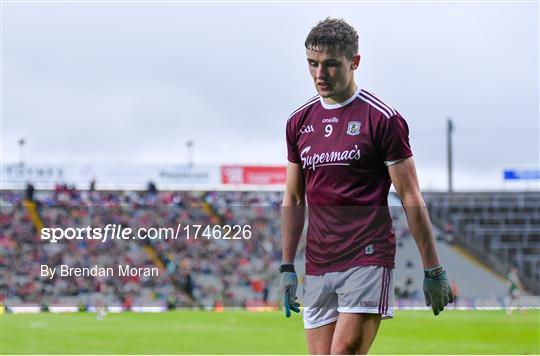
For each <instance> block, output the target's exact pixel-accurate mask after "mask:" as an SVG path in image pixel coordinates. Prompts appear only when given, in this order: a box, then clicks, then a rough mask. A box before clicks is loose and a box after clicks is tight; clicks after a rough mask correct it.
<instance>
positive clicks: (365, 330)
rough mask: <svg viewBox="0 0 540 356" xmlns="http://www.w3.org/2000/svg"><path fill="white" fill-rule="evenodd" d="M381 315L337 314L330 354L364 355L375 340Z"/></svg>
mask: <svg viewBox="0 0 540 356" xmlns="http://www.w3.org/2000/svg"><path fill="white" fill-rule="evenodd" d="M380 323H381V315H379V314H367V313H339V318H338V320H337V323H336V328H335V330H334V336H333V338H332V346H331V348H330V353H331V354H348V355H351V354H357V355H365V354H367V353H368V351H369V348H370V347H371V345H372V344H373V341H374V340H375V336H376V335H377V331H378V330H379V325H380Z"/></svg>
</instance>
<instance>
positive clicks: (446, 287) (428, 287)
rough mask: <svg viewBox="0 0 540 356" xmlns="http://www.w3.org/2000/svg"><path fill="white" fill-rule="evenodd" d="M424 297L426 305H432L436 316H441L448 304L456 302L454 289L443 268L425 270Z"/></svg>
mask: <svg viewBox="0 0 540 356" xmlns="http://www.w3.org/2000/svg"><path fill="white" fill-rule="evenodd" d="M424 296H425V297H426V305H427V306H428V307H429V306H430V305H431V308H432V309H433V314H435V315H439V312H441V311H443V310H444V307H445V306H446V305H447V304H448V303H453V302H454V295H453V294H452V288H451V287H450V283H448V279H447V278H446V272H445V271H444V270H443V268H442V266H437V267H434V268H429V269H424Z"/></svg>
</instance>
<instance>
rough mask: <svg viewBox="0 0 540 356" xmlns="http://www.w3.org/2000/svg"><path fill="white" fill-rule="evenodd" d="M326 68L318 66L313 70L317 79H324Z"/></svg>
mask: <svg viewBox="0 0 540 356" xmlns="http://www.w3.org/2000/svg"><path fill="white" fill-rule="evenodd" d="M326 75H327V73H326V70H325V69H324V67H323V66H318V67H317V71H316V72H315V78H317V79H325V78H326Z"/></svg>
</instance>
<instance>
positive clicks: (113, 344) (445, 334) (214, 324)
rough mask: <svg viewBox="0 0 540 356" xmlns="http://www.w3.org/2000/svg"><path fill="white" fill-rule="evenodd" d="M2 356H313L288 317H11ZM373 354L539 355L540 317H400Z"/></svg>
mask: <svg viewBox="0 0 540 356" xmlns="http://www.w3.org/2000/svg"><path fill="white" fill-rule="evenodd" d="M0 318H1V322H0V325H1V339H0V353H2V354H21V353H24V354H28V353H40V354H43V353H45V354H51V353H53V354H104V353H107V354H126V353H128V354H171V353H177V354H186V353H187V354H306V353H307V349H306V346H305V341H304V332H303V325H302V319H301V316H299V315H293V317H291V319H286V318H285V317H284V316H283V315H282V313H281V312H261V313H250V312H246V311H233V310H230V311H229V310H227V311H225V312H223V313H215V312H203V311H187V310H183V311H174V312H167V313H157V314H153V313H120V314H109V315H107V316H106V317H105V319H104V320H96V315H95V314H93V313H75V314H50V313H41V314H4V315H1V316H0ZM371 353H372V354H510V353H511V354H539V353H540V311H539V310H529V311H527V313H526V314H525V315H521V314H519V313H518V312H514V314H513V315H511V316H508V315H506V313H505V312H504V311H457V310H445V311H444V312H443V313H442V314H441V315H439V316H438V317H434V316H433V315H432V314H431V313H430V312H428V311H398V312H397V313H396V317H395V318H394V319H393V320H388V321H383V322H382V324H381V328H380V329H379V334H378V336H377V339H376V340H375V344H374V345H373V347H372V349H371Z"/></svg>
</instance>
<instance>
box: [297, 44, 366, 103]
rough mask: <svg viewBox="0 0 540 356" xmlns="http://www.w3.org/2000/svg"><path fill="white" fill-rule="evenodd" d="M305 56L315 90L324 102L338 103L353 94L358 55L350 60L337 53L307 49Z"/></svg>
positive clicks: (358, 60) (358, 61)
mask: <svg viewBox="0 0 540 356" xmlns="http://www.w3.org/2000/svg"><path fill="white" fill-rule="evenodd" d="M306 54H307V62H308V66H309V73H310V74H311V77H312V78H313V82H314V83H315V88H316V89H317V92H318V93H319V95H320V96H321V97H323V98H325V101H327V102H329V103H340V102H343V101H345V100H347V99H349V98H350V97H351V96H352V95H353V94H354V91H355V82H354V70H356V68H358V63H360V55H356V56H354V57H353V59H352V60H351V59H349V58H347V57H346V56H345V55H344V54H341V53H337V52H327V51H315V50H312V49H307V50H306Z"/></svg>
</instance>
